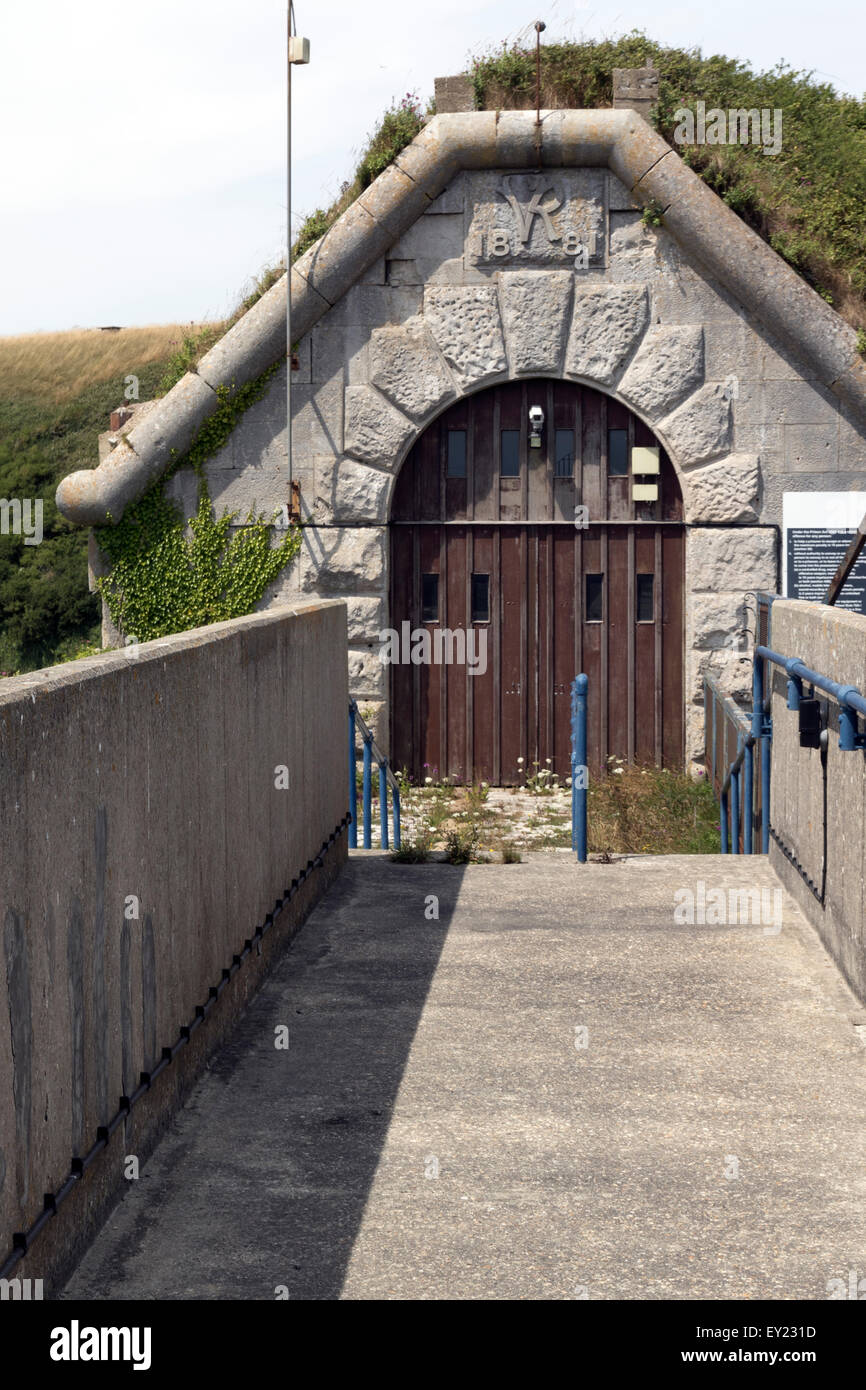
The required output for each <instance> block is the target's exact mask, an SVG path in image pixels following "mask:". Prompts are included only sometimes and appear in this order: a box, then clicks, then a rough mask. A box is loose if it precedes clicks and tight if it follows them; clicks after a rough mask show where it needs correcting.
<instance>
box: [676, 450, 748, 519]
mask: <svg viewBox="0 0 866 1390" xmlns="http://www.w3.org/2000/svg"><path fill="white" fill-rule="evenodd" d="M680 482H681V484H682V487H683V493H684V505H685V515H686V520H687V521H689V522H713V523H716V524H718V523H725V524H730V523H731V522H737V521H754V520H755V519H756V517H757V510H756V508H755V506H754V503H755V501H756V500H757V496H758V489H759V486H760V466H759V459H758V455H757V454H731V455H730V456H729V457H728V458H726V459H722V460H720V461H719V462H717V463H709V464H705V465H704V466H703V467H698V468H696V469H693V470H691V471H690V472H688V473H684V474H683V475H682V476H681V478H680Z"/></svg>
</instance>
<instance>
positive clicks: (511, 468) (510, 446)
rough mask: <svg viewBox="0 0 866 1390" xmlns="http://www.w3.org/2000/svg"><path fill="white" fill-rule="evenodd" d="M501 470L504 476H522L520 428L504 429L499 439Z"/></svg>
mask: <svg viewBox="0 0 866 1390" xmlns="http://www.w3.org/2000/svg"><path fill="white" fill-rule="evenodd" d="M499 472H500V474H501V476H502V477H503V478H517V477H519V476H520V430H502V431H501V434H500V441H499Z"/></svg>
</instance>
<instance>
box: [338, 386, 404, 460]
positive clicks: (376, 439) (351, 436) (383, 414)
mask: <svg viewBox="0 0 866 1390" xmlns="http://www.w3.org/2000/svg"><path fill="white" fill-rule="evenodd" d="M414 435H415V428H414V426H413V424H412V422H411V420H408V419H407V418H406V416H405V415H404V414H403V413H402V412H401V411H399V410H396V409H395V408H394V406H393V405H391V403H390V402H389V401H387V400H386V399H385V397H384V396H383V395H381V394H380V392H379V391H377V390H375V389H374V388H373V387H372V386H347V387H346V418H345V426H344V448H345V452H346V453H347V454H350V455H351V456H352V457H353V458H356V459H359V460H360V461H361V462H362V463H373V464H378V465H379V467H380V468H390V469H394V468H396V466H397V463H398V461H399V460H400V459H402V456H403V452H404V450H405V448H406V445H407V444H408V443H409V441H410V440H411V439H412V438H414Z"/></svg>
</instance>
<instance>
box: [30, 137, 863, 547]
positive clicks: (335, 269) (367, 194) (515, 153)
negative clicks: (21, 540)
mask: <svg viewBox="0 0 866 1390" xmlns="http://www.w3.org/2000/svg"><path fill="white" fill-rule="evenodd" d="M592 166H595V167H607V168H609V169H611V170H612V172H613V173H614V174H615V175H616V176H617V178H619V179H620V180H621V182H622V183H623V184H624V185H625V187H626V188H627V189H628V190H629V191H630V193H631V194H632V195H633V196H634V197H635V198H636V200H637V201H638V202H641V203H643V204H647V203H650V202H655V203H658V204H660V205H661V207H662V209H663V215H664V225H665V228H666V229H667V230H668V231H669V232H670V233H671V234H672V235H673V236H674V238H675V239H676V240H677V241H678V242H679V243H680V245H681V246H683V248H684V249H685V250H687V251H688V252H689V253H690V254H691V255H693V256H694V257H695V258H696V259H697V260H698V261H700V262H701V263H702V264H703V266H704V267H705V268H706V269H707V270H708V271H709V272H710V273H711V274H712V275H713V276H714V277H715V278H716V279H717V280H718V281H719V282H720V283H721V284H722V285H723V286H724V287H725V288H726V289H727V290H728V291H729V292H730V293H732V294H733V295H734V296H735V297H736V298H737V299H738V300H739V301H740V303H741V304H742V305H743V307H744V308H745V309H746V310H748V311H750V312H752V313H754V314H755V316H756V318H757V319H758V320H759V321H760V322H761V323H763V324H764V325H765V326H766V328H767V329H769V330H770V331H771V332H772V333H773V334H774V335H775V336H776V337H778V338H779V339H780V340H781V341H782V342H783V343H786V344H787V345H788V346H789V347H790V348H791V349H792V351H793V352H794V353H795V354H796V355H797V356H798V357H799V358H800V359H801V360H802V361H803V362H804V364H806V365H808V367H809V368H810V369H811V371H812V372H814V374H815V376H816V377H817V379H818V380H819V381H820V382H821V384H822V385H824V386H825V387H827V388H828V389H829V390H831V391H833V392H834V394H835V395H836V396H837V397H838V398H839V400H840V401H842V402H844V403H845V404H846V405H847V406H848V407H849V408H850V409H852V410H853V411H854V413H855V415H857V416H858V417H859V418H860V419H862V420H864V421H866V363H864V362H863V360H862V359H861V357H860V355H859V353H858V351H857V335H856V334H855V332H854V330H853V329H852V328H851V327H849V325H848V324H847V323H845V321H844V319H842V318H841V317H840V315H839V314H837V313H836V312H835V310H833V309H831V308H830V306H829V305H828V304H827V303H826V302H825V301H824V300H823V299H822V298H821V296H820V295H819V294H817V293H816V292H815V291H814V290H812V289H810V287H809V286H808V285H807V284H806V283H805V282H804V281H803V280H801V279H800V277H799V276H798V275H797V274H796V272H795V271H793V270H792V269H791V268H790V266H788V265H786V263H785V262H784V261H783V260H782V259H781V257H780V256H778V255H777V254H776V252H775V251H773V250H772V249H771V247H769V246H768V245H767V244H766V243H765V242H763V241H762V240H761V238H760V237H759V236H758V235H757V233H755V232H753V231H751V229H750V228H748V227H747V226H746V225H745V223H744V222H742V221H741V220H740V219H739V218H738V217H737V216H736V214H735V213H734V212H732V211H731V209H730V208H728V207H727V206H726V204H725V203H724V202H723V201H722V200H721V199H720V198H719V197H718V196H717V195H716V194H715V193H713V192H712V190H711V189H709V188H708V187H707V186H706V184H705V183H703V182H702V180H701V179H700V178H699V177H698V175H697V174H695V173H694V172H693V171H692V170H691V169H689V168H688V166H687V165H686V164H684V163H683V161H682V159H681V158H680V156H679V155H678V154H677V153H676V152H675V151H674V150H672V149H671V147H670V145H668V144H667V143H666V141H664V140H663V139H662V137H661V136H660V135H659V134H658V133H657V132H656V131H654V130H653V129H652V128H651V127H650V126H649V125H647V123H646V122H645V121H644V120H643V119H642V118H641V117H640V116H638V115H637V113H636V112H634V111H614V110H595V111H543V112H542V113H541V121H540V123H539V122H537V121H536V116H535V113H534V112H533V111H473V112H459V113H450V114H446V115H441V116H436V117H434V118H433V119H432V120H431V121H430V122H429V123H428V124H427V125H426V126H425V127H424V129H423V130H422V131H421V132H420V133H419V134H418V135H417V136H416V137H415V139H414V140H413V141H412V143H411V144H410V145H408V146H407V147H406V149H404V150H403V151H402V153H401V154H400V155H398V157H397V159H396V160H395V162H394V163H393V164H392V165H390V166H389V167H388V168H387V169H385V170H384V172H383V173H381V174H380V175H379V177H378V178H377V179H376V180H375V181H374V182H373V183H372V184H371V185H370V187H369V188H367V189H365V191H364V192H363V193H362V194H361V195H360V197H359V198H358V199H357V200H356V201H355V202H354V203H352V205H351V206H350V207H349V208H347V209H346V211H345V212H344V213H343V215H342V216H341V217H340V218H338V220H337V221H336V222H335V223H334V225H333V226H332V227H331V228H330V229H329V230H328V231H327V232H326V233H325V235H324V236H323V237H321V238H320V240H319V241H318V242H316V244H315V245H314V246H311V247H310V249H309V250H308V251H307V252H306V253H305V254H304V255H303V256H302V257H301V258H300V259H299V260H298V261H297V262H296V263H295V264H294V265H293V266H292V268H291V277H292V290H291V293H292V337H293V338H294V339H301V338H303V337H304V336H305V335H306V334H307V333H309V331H310V329H311V328H312V327H313V326H314V324H316V323H317V322H318V321H319V319H321V318H322V317H323V315H325V314H326V313H327V312H328V310H329V309H330V308H332V307H333V306H334V305H335V304H336V303H337V302H338V300H340V299H341V298H342V296H343V295H345V294H346V292H347V291H348V290H349V289H350V288H351V287H352V285H353V284H354V283H355V282H356V281H357V280H358V278H359V277H360V276H361V275H362V274H364V272H365V271H367V270H368V269H369V268H370V266H371V265H373V263H374V262H375V261H376V260H377V259H378V257H379V256H381V255H383V254H384V252H385V251H387V250H388V248H389V247H390V246H392V245H393V244H394V242H395V241H396V240H397V239H398V238H399V237H400V236H401V235H402V234H403V233H404V232H405V231H406V230H407V229H408V228H409V227H410V226H411V225H412V224H413V223H414V222H415V221H416V220H417V218H418V217H419V216H421V215H422V214H423V213H424V212H425V211H426V210H427V208H429V207H430V205H431V204H432V203H433V201H434V200H435V199H436V198H437V197H438V196H439V194H440V193H442V192H443V190H444V189H445V188H446V187H447V186H448V184H449V183H450V182H451V180H452V179H453V178H454V177H455V175H457V174H458V173H459V172H460V171H461V170H463V169H533V168H540V167H544V168H548V167H550V168H573V167H592ZM286 278H287V277H286V276H285V275H283V276H282V278H281V279H280V280H278V281H277V283H276V284H275V285H273V286H272V287H271V289H270V290H268V292H267V293H266V294H264V295H263V296H262V298H261V299H259V300H258V301H257V302H256V303H255V304H254V305H253V306H252V308H251V309H250V310H248V312H247V313H246V314H244V315H243V317H242V318H241V319H239V320H238V322H237V323H236V324H235V325H234V326H233V327H232V328H230V329H229V331H228V333H226V334H225V336H224V337H222V338H221V339H220V340H219V342H218V343H216V344H215V346H214V347H213V348H211V350H210V352H208V353H207V354H206V355H205V356H204V357H203V358H202V360H201V362H200V363H199V364H198V366H197V368H196V370H195V371H194V372H187V374H186V375H185V376H184V377H183V378H182V379H181V381H179V382H178V383H177V385H176V386H174V387H173V388H172V390H171V391H169V392H168V394H167V395H166V396H164V397H163V398H162V399H161V400H160V401H159V402H158V404H157V406H156V408H155V409H154V410H152V411H151V412H150V413H149V414H148V416H147V418H146V419H145V420H143V421H142V422H141V423H140V424H139V425H136V426H135V427H133V428H132V429H131V430H130V431H129V433H128V434H127V435H126V436H125V438H124V440H123V442H122V443H120V444H118V446H117V448H116V449H114V450H113V451H112V453H111V454H110V455H109V457H108V458H107V459H105V461H104V462H103V463H100V465H99V466H98V467H97V468H94V469H85V470H82V471H80V472H77V473H71V474H70V475H69V476H68V477H66V478H64V479H63V481H62V482H61V483H60V486H59V487H58V489H57V505H58V507H59V509H60V511H61V512H62V513H63V515H64V516H66V517H67V518H68V519H69V520H70V521H75V522H78V523H79V524H81V525H91V526H98V525H105V524H107V523H111V522H116V521H118V520H119V519H120V517H121V516H122V515H123V511H124V509H125V508H126V507H127V506H128V505H129V504H130V503H131V502H133V501H135V500H136V499H137V498H138V497H140V496H141V495H142V493H144V492H145V491H146V489H147V488H148V486H149V485H150V484H151V483H152V482H153V481H154V479H155V478H158V477H159V476H160V475H161V474H162V473H163V472H164V471H165V469H166V468H167V467H168V464H169V462H170V459H171V451H172V450H174V451H175V454H182V453H184V452H186V450H187V449H188V448H189V446H190V444H191V443H192V441H193V439H194V438H195V435H196V433H197V431H198V430H199V428H200V427H201V425H202V423H203V422H204V421H205V420H206V419H207V418H208V416H210V415H211V414H213V412H214V411H215V410H216V408H217V403H218V402H217V395H216V388H217V387H218V386H220V385H225V386H228V387H229V388H231V389H237V388H238V387H240V386H243V385H244V384H245V383H246V382H248V381H252V380H254V379H255V378H256V377H257V376H259V375H260V374H261V373H262V372H263V371H264V370H265V369H266V368H267V367H269V366H271V365H273V363H275V362H277V361H279V360H281V359H283V358H284V357H285V356H286V338H285V311H286Z"/></svg>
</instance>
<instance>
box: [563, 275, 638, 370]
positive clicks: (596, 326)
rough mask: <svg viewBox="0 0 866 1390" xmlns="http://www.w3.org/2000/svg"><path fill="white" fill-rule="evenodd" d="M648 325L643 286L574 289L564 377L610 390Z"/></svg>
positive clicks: (605, 286) (603, 286) (602, 286)
mask: <svg viewBox="0 0 866 1390" xmlns="http://www.w3.org/2000/svg"><path fill="white" fill-rule="evenodd" d="M648 321H649V299H648V296H647V291H646V287H645V286H644V285H601V286H592V287H591V288H586V289H584V288H583V287H579V288H576V289H575V293H574V309H573V313H572V323H571V333H570V335H569V339H568V347H567V349H566V355H565V372H566V375H567V376H578V377H585V378H587V379H589V380H591V381H597V382H599V383H600V384H601V385H603V386H612V385H613V384H614V382H615V381H616V380H617V377H618V376H619V374H620V373H621V371H622V369H623V366H624V365H625V363H626V362H627V361H628V358H629V357H630V356H631V354H632V352H634V350H635V348H636V346H637V344H638V343H639V342H640V340H641V337H642V336H643V333H644V330H645V329H646V326H647V323H648Z"/></svg>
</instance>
